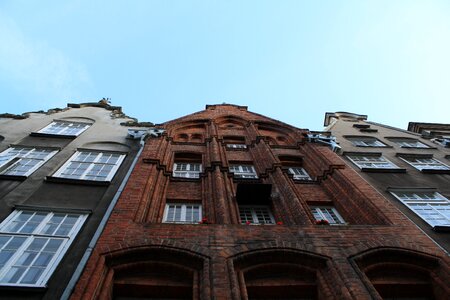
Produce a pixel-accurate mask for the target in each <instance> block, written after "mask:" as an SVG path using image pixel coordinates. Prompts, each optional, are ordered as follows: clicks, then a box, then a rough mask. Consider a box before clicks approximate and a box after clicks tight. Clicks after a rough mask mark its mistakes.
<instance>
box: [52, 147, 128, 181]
mask: <svg viewBox="0 0 450 300" xmlns="http://www.w3.org/2000/svg"><path fill="white" fill-rule="evenodd" d="M124 158H125V154H121V153H114V152H99V151H90V150H82V151H77V152H75V154H74V155H72V157H71V158H70V159H69V160H68V161H67V162H66V163H65V164H64V165H63V166H62V167H61V168H59V170H58V171H56V173H55V174H54V175H53V176H55V177H61V178H69V179H81V180H95V181H111V179H112V178H113V177H114V174H115V173H116V171H117V169H119V167H120V164H121V163H122V161H123V160H124Z"/></svg>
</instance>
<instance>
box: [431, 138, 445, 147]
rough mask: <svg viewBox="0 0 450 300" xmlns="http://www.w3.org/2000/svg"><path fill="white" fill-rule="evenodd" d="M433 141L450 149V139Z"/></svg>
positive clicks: (435, 139)
mask: <svg viewBox="0 0 450 300" xmlns="http://www.w3.org/2000/svg"><path fill="white" fill-rule="evenodd" d="M431 141H432V142H433V143H435V144H438V145H441V146H444V147H445V148H449V147H450V137H442V138H434V139H431Z"/></svg>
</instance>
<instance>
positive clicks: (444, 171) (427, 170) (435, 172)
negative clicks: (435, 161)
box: [420, 169, 450, 174]
mask: <svg viewBox="0 0 450 300" xmlns="http://www.w3.org/2000/svg"><path fill="white" fill-rule="evenodd" d="M420 172H422V173H424V174H450V170H439V169H422V170H420Z"/></svg>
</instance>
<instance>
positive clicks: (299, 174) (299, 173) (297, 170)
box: [288, 167, 311, 180]
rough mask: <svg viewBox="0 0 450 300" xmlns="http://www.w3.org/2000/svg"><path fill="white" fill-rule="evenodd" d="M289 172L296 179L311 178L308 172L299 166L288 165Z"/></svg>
mask: <svg viewBox="0 0 450 300" xmlns="http://www.w3.org/2000/svg"><path fill="white" fill-rule="evenodd" d="M288 170H289V173H290V174H292V175H294V179H296V180H311V177H310V176H309V174H308V173H307V172H306V171H305V169H303V168H301V167H289V169H288Z"/></svg>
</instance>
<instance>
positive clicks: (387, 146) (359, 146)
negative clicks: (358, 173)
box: [354, 145, 394, 148]
mask: <svg viewBox="0 0 450 300" xmlns="http://www.w3.org/2000/svg"><path fill="white" fill-rule="evenodd" d="M354 146H355V147H358V148H394V147H392V146H389V145H386V146H361V145H354Z"/></svg>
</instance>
